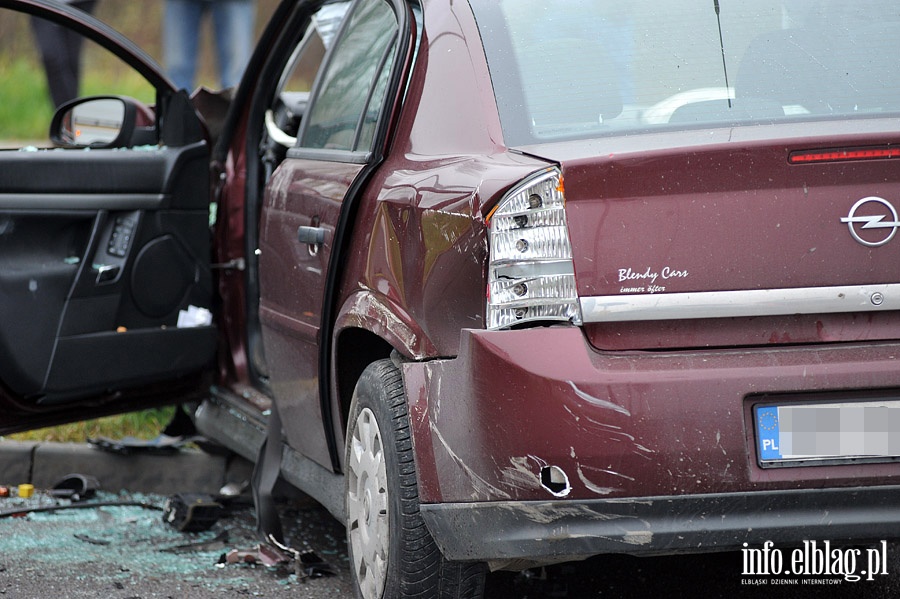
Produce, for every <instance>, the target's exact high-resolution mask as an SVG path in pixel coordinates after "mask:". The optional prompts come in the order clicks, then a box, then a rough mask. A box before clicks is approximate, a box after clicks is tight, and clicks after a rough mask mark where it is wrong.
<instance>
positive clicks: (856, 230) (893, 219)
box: [841, 196, 900, 248]
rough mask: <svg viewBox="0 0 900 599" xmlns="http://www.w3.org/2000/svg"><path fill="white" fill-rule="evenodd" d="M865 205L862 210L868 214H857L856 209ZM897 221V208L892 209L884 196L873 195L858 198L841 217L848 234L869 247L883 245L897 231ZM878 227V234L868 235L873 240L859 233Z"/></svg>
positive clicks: (898, 223) (899, 224)
mask: <svg viewBox="0 0 900 599" xmlns="http://www.w3.org/2000/svg"><path fill="white" fill-rule="evenodd" d="M866 205H869V206H868V208H867V209H866V210H863V212H869V214H868V215H865V216H857V214H856V213H857V211H859V210H860V208H862V207H863V206H866ZM885 219H887V220H885ZM897 221H898V219H897V210H896V209H894V207H893V206H892V205H891V203H890V202H888V201H887V200H885V199H884V198H879V197H875V196H869V197H867V198H863V199H861V200H859V201H858V202H856V203H855V204H853V208H851V209H850V213H849V214H848V215H847V216H844V217H841V222H842V223H847V228H848V229H850V235H852V236H853V239H855V240H856V241H858V242H859V243H861V244H863V245H864V246H867V247H870V248H876V247H878V246H880V245H884V244H886V243H887V242H888V241H890V240H891V239H893V238H894V234H895V233H897V227H900V222H897ZM879 229H882V231H881V232H880V233H879V234H877V235H875V234H872V235H870V238H871V239H873V241H869V240H867V239H863V238H862V235H860V231H862V230H870V231H877V230H879Z"/></svg>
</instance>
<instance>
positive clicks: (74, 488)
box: [49, 474, 100, 502]
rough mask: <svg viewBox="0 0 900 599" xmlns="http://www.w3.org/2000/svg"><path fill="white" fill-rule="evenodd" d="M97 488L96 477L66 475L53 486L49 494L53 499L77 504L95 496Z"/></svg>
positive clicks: (98, 484) (98, 483)
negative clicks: (67, 500) (56, 498)
mask: <svg viewBox="0 0 900 599" xmlns="http://www.w3.org/2000/svg"><path fill="white" fill-rule="evenodd" d="M99 488H100V481H99V480H97V478H96V477H93V476H89V475H85V474H67V475H66V476H64V477H62V478H61V479H60V480H59V482H57V483H56V484H55V485H53V488H52V489H50V491H49V494H50V495H51V496H53V497H58V498H63V499H70V500H72V501H75V502H78V501H84V500H86V499H91V498H92V497H94V495H96V494H97V490H98V489H99Z"/></svg>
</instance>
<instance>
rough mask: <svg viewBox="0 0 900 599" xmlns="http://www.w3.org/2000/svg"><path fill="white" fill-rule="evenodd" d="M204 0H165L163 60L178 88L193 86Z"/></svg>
mask: <svg viewBox="0 0 900 599" xmlns="http://www.w3.org/2000/svg"><path fill="white" fill-rule="evenodd" d="M207 5H208V3H207V2H205V1H204V0H166V7H165V14H164V16H163V60H164V62H165V63H166V71H167V72H168V75H169V77H170V78H171V79H172V81H173V82H174V83H175V87H177V88H178V89H186V90H188V91H189V92H190V91H193V89H194V74H195V72H196V69H197V46H198V43H197V42H198V39H199V38H200V20H201V18H202V17H203V11H204V9H205V7H206V6H207Z"/></svg>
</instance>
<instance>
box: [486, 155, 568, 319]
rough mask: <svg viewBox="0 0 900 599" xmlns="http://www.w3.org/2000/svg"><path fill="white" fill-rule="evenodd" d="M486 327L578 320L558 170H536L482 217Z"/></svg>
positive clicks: (562, 194) (560, 176)
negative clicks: (484, 224)
mask: <svg viewBox="0 0 900 599" xmlns="http://www.w3.org/2000/svg"><path fill="white" fill-rule="evenodd" d="M488 235H489V236H490V257H489V262H488V289H487V296H488V298H487V327H488V328H489V329H503V328H507V327H510V326H513V325H516V324H522V323H526V322H537V321H570V322H572V323H574V324H581V309H580V308H579V305H578V293H577V291H576V289H575V266H574V264H573V262H572V245H571V243H569V229H568V226H567V225H566V210H565V193H564V190H563V183H562V174H561V173H560V172H559V170H558V169H556V168H550V169H547V170H545V171H541V172H539V173H537V174H536V175H534V176H533V177H530V178H528V179H526V180H525V181H523V182H522V183H521V184H520V185H518V186H516V187H514V188H513V189H512V190H510V191H509V192H508V193H507V194H506V195H505V196H503V198H502V199H501V200H500V202H499V203H498V204H497V207H496V208H494V210H493V211H492V212H491V214H490V215H489V217H488Z"/></svg>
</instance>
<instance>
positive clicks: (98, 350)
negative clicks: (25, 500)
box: [0, 0, 216, 434]
mask: <svg viewBox="0 0 900 599" xmlns="http://www.w3.org/2000/svg"><path fill="white" fill-rule="evenodd" d="M0 10H4V11H7V10H9V11H16V12H19V13H23V14H28V15H30V17H29V18H33V17H40V18H44V19H47V20H50V21H53V22H56V23H58V24H61V25H63V26H65V27H67V28H70V29H72V30H74V31H76V32H78V33H80V34H82V35H83V36H84V37H85V39H90V40H92V41H93V42H95V43H96V44H98V45H99V46H102V47H103V48H106V49H107V50H109V51H110V52H112V53H113V54H115V55H116V56H117V57H118V58H119V59H121V60H122V61H124V62H125V63H126V64H127V65H128V67H130V68H131V69H133V70H134V71H136V72H137V73H139V74H140V75H141V76H142V77H143V78H144V79H146V80H147V82H149V84H150V86H151V87H152V88H153V89H154V90H155V94H156V97H155V105H154V106H153V107H152V109H144V108H142V107H141V106H140V105H139V104H138V103H137V102H131V101H127V100H117V99H107V100H103V101H101V100H94V101H90V102H87V103H83V104H80V105H78V106H76V107H73V108H71V109H70V110H66V108H63V109H62V110H61V112H60V113H58V114H57V116H56V117H55V121H60V122H57V123H55V125H54V130H55V131H56V132H57V134H59V133H60V132H62V137H63V139H61V140H59V139H57V140H55V141H57V145H59V143H64V144H67V145H69V146H70V147H67V148H55V149H34V148H26V149H22V148H18V149H9V150H0V434H2V433H4V432H10V431H12V430H18V429H24V428H28V427H32V426H36V425H38V424H49V423H52V422H58V421H64V420H71V419H74V417H75V415H76V414H77V417H79V418H84V417H85V415H86V411H85V405H88V404H87V402H90V404H89V405H90V406H92V407H91V412H90V413H91V415H92V416H93V415H100V414H103V413H109V412H121V411H127V410H130V409H137V408H140V407H142V406H143V405H146V404H148V403H151V402H155V401H158V400H160V399H161V398H162V397H163V396H164V395H165V396H166V398H167V399H169V400H172V399H176V398H179V397H188V396H190V394H192V393H194V392H195V390H196V389H198V383H199V382H200V378H199V376H200V375H202V373H203V372H204V371H205V370H207V367H208V366H209V364H210V362H211V360H212V358H213V356H214V354H215V347H216V331H215V327H214V326H213V325H212V322H211V319H210V318H208V317H207V318H203V317H201V318H187V319H186V318H185V316H184V315H182V317H181V322H180V323H179V314H180V313H185V314H187V313H188V312H190V314H191V316H194V315H195V314H197V313H198V312H199V313H200V314H201V315H203V316H208V313H207V312H206V311H205V310H210V309H211V308H212V296H213V286H212V275H211V270H210V264H209V262H210V260H209V256H210V248H209V240H210V234H209V200H210V196H209V148H208V144H207V141H206V140H205V135H204V129H203V126H202V125H201V121H200V119H199V117H198V116H197V114H196V113H195V111H194V109H193V108H192V107H191V105H190V102H189V99H188V97H187V95H186V94H184V92H179V93H176V92H175V91H174V89H173V88H172V85H171V84H170V83H169V82H168V80H167V79H166V78H165V77H164V76H163V75H162V73H161V71H160V69H159V67H157V66H156V65H155V63H154V62H153V60H152V59H151V58H149V57H148V56H147V55H146V54H144V53H143V52H142V51H141V50H139V49H138V48H137V47H136V46H134V45H133V44H131V43H130V42H128V41H127V40H126V39H125V38H123V37H121V36H120V35H118V34H117V33H115V32H114V31H113V30H112V29H110V28H109V27H107V26H105V25H103V24H102V23H100V22H99V21H97V20H95V19H93V18H91V17H90V16H89V15H87V14H85V13H81V12H79V11H77V10H74V9H70V8H69V7H67V6H66V5H62V4H58V3H54V2H47V1H44V0H0ZM104 102H105V103H104ZM62 113H65V114H62ZM61 117H62V118H61ZM92 119H94V120H92ZM104 119H105V120H104ZM99 121H103V122H102V123H101V124H100V125H98V124H97V123H98V122H99ZM79 125H81V126H82V127H81V128H79ZM98 126H99V127H100V128H101V129H102V128H106V127H112V128H113V133H112V134H111V135H108V136H104V134H103V133H99V135H100V138H99V139H97V138H93V137H92V136H91V135H89V134H88V133H87V132H86V130H85V127H87V128H90V127H98ZM0 136H2V131H0ZM198 309H203V310H198Z"/></svg>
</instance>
